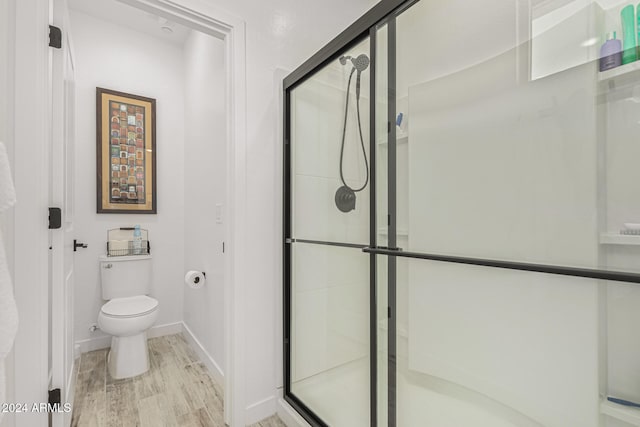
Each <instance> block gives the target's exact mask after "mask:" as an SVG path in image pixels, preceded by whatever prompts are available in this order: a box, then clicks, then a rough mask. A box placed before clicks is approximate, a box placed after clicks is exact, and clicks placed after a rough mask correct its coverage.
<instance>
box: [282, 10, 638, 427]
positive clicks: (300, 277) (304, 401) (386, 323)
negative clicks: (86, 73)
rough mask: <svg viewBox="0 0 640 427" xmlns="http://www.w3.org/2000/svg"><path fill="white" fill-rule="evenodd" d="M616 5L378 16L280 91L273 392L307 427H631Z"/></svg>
mask: <svg viewBox="0 0 640 427" xmlns="http://www.w3.org/2000/svg"><path fill="white" fill-rule="evenodd" d="M624 6H626V3H625V2H618V1H615V0H613V1H591V0H558V1H546V0H545V1H543V0H526V1H525V0H487V1H483V2H471V1H468V0H448V1H435V0H420V1H400V0H389V1H383V2H381V3H379V4H378V5H377V6H376V7H374V8H373V9H372V10H371V11H370V12H368V13H367V14H366V15H364V16H363V17H362V18H361V19H359V20H358V21H357V22H355V23H354V24H353V25H352V26H351V27H349V28H348V29H347V30H346V31H345V32H344V33H342V34H341V35H339V36H338V37H337V38H336V39H335V40H333V41H332V42H331V43H329V44H328V45H327V46H326V47H324V48H323V49H322V50H320V51H319V52H318V53H317V54H316V55H314V56H313V57H312V58H311V59H309V61H307V62H306V63H305V64H303V65H302V66H301V67H300V68H299V69H297V70H296V71H294V72H293V73H292V74H291V75H289V76H288V77H287V78H286V79H285V81H284V99H285V104H284V111H285V123H284V181H285V182H284V236H283V238H284V280H283V281H284V329H285V330H284V343H283V345H284V356H285V357H284V358H285V366H284V375H285V378H284V387H285V392H284V394H285V399H286V401H287V402H288V403H289V404H290V405H291V406H292V407H294V409H296V410H297V411H298V412H299V413H300V414H301V415H302V416H303V417H304V418H305V419H306V420H307V421H308V422H309V423H310V424H311V425H314V426H331V427H365V426H366V427H384V426H398V427H425V426H426V427H460V426H464V427H516V426H518V427H519V426H526V427H529V426H532V427H533V426H536V427H540V426H545V427H628V426H640V408H639V407H634V406H633V403H636V404H640V332H638V330H640V287H639V286H638V283H640V274H639V273H640V138H639V137H638V136H639V135H640V62H633V63H629V64H625V65H622V66H620V67H616V68H613V69H610V70H606V71H602V72H601V71H599V67H598V66H599V63H598V62H599V61H598V59H599V49H600V46H601V45H602V44H603V43H604V42H605V41H606V39H605V37H604V35H605V34H606V33H607V32H612V31H616V32H617V34H622V28H621V22H620V12H621V10H622V8H623V7H624Z"/></svg>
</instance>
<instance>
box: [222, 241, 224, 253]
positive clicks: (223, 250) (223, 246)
mask: <svg viewBox="0 0 640 427" xmlns="http://www.w3.org/2000/svg"><path fill="white" fill-rule="evenodd" d="M222 253H224V242H222Z"/></svg>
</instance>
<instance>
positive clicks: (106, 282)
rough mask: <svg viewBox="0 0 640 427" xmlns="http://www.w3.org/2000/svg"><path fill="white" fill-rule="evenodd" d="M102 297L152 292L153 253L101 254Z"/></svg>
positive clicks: (112, 297)
mask: <svg viewBox="0 0 640 427" xmlns="http://www.w3.org/2000/svg"><path fill="white" fill-rule="evenodd" d="M100 282H101V285H102V298H103V299H106V300H110V299H114V298H125V297H132V296H136V295H147V294H148V293H149V292H151V255H132V256H119V257H109V256H106V255H102V256H100Z"/></svg>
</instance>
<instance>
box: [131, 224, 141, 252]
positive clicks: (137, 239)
mask: <svg viewBox="0 0 640 427" xmlns="http://www.w3.org/2000/svg"><path fill="white" fill-rule="evenodd" d="M133 254H134V255H140V254H142V233H140V226H139V225H136V226H135V228H134V229H133Z"/></svg>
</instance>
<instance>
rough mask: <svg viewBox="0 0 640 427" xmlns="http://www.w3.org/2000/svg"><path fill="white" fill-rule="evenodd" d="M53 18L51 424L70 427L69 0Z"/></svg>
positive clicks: (59, 1)
mask: <svg viewBox="0 0 640 427" xmlns="http://www.w3.org/2000/svg"><path fill="white" fill-rule="evenodd" d="M53 5H54V11H53V12H54V13H53V22H54V24H53V25H55V26H57V27H59V28H61V29H62V47H61V48H60V49H52V50H51V55H52V57H51V64H52V74H51V83H52V97H51V100H52V109H51V112H52V114H51V131H52V138H51V151H50V158H51V167H50V174H51V176H50V181H49V182H50V200H51V206H54V207H59V208H61V209H62V226H61V228H60V229H57V230H51V237H50V239H51V240H50V241H51V250H50V257H51V259H50V261H51V262H50V266H51V270H50V287H49V291H50V292H49V302H50V310H49V313H50V315H49V316H50V319H49V320H50V323H49V324H50V333H49V340H50V341H49V344H50V345H49V349H50V350H49V351H50V357H49V372H50V379H51V380H50V381H51V382H50V389H56V388H59V389H60V390H61V402H62V406H61V412H53V413H52V416H51V418H50V425H51V426H53V427H62V426H65V427H67V426H69V425H70V422H71V413H70V412H65V409H68V407H66V408H65V406H64V404H65V403H72V401H73V395H72V392H73V378H72V372H73V363H74V354H73V284H74V249H75V246H74V221H73V219H74V156H75V150H74V137H75V80H74V62H73V52H72V49H71V40H70V37H69V33H68V29H69V25H68V11H67V6H66V1H65V0H55V1H54V2H53Z"/></svg>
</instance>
